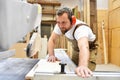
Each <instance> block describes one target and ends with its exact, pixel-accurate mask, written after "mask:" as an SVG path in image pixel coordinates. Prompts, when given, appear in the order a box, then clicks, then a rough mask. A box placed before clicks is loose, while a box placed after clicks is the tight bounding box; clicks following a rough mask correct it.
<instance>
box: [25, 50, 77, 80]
mask: <svg viewBox="0 0 120 80" xmlns="http://www.w3.org/2000/svg"><path fill="white" fill-rule="evenodd" d="M54 51H55V55H56V57H57V58H58V59H59V60H60V61H56V62H54V63H52V62H47V57H48V56H46V59H41V60H40V61H39V62H38V63H37V64H36V65H35V66H34V67H33V69H32V70H31V71H30V72H29V73H28V74H27V75H26V79H27V80H33V79H34V75H35V73H53V74H54V73H60V71H61V66H60V65H59V63H60V62H64V63H67V65H66V66H65V72H66V73H74V70H75V68H76V66H75V64H74V63H73V62H72V61H71V59H70V58H69V57H68V55H67V54H66V52H65V51H64V49H55V50H54Z"/></svg>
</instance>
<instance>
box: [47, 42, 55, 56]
mask: <svg viewBox="0 0 120 80" xmlns="http://www.w3.org/2000/svg"><path fill="white" fill-rule="evenodd" d="M54 46H55V42H54V41H52V40H49V41H48V54H49V56H51V55H54Z"/></svg>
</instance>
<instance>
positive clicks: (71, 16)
mask: <svg viewBox="0 0 120 80" xmlns="http://www.w3.org/2000/svg"><path fill="white" fill-rule="evenodd" d="M63 9H64V10H65V11H66V12H67V13H68V18H69V20H70V22H71V24H72V25H73V24H75V23H76V17H75V16H74V15H73V13H72V10H71V9H69V8H67V7H65V8H63Z"/></svg>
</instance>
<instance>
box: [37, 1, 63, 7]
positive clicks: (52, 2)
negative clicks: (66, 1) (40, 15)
mask: <svg viewBox="0 0 120 80" xmlns="http://www.w3.org/2000/svg"><path fill="white" fill-rule="evenodd" d="M36 3H38V4H41V5H50V6H53V5H54V6H60V5H61V3H60V2H57V1H56V2H54V1H40V0H39V1H37V2H36Z"/></svg>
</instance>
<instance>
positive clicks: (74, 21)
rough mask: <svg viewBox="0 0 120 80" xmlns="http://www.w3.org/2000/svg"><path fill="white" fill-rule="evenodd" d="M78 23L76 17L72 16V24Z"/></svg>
mask: <svg viewBox="0 0 120 80" xmlns="http://www.w3.org/2000/svg"><path fill="white" fill-rule="evenodd" d="M75 23H76V17H75V16H72V25H73V24H75Z"/></svg>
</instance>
